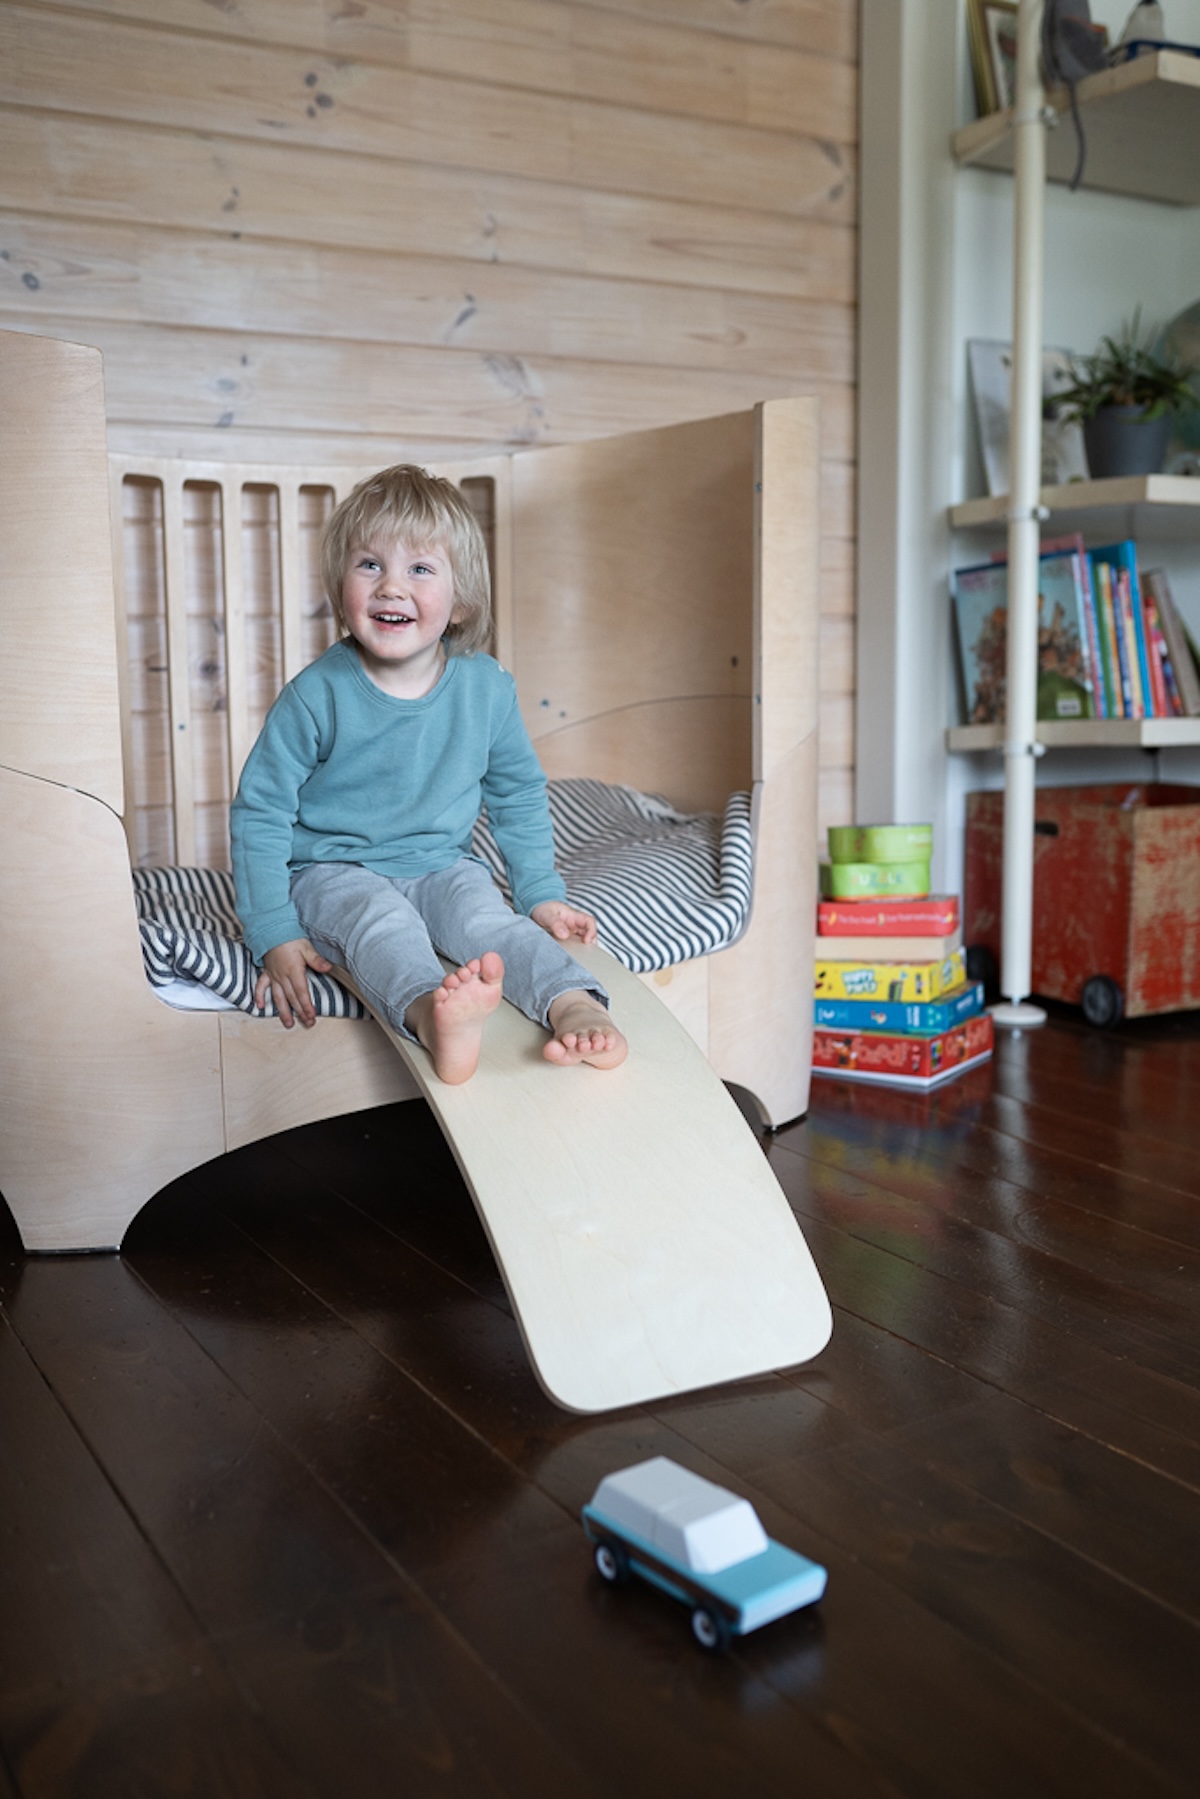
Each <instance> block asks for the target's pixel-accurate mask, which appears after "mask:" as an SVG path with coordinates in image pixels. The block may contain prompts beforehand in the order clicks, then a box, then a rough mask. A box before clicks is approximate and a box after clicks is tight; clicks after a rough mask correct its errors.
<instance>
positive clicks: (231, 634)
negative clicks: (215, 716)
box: [221, 480, 253, 786]
mask: <svg viewBox="0 0 1200 1799" xmlns="http://www.w3.org/2000/svg"><path fill="white" fill-rule="evenodd" d="M241 521H242V490H241V484H240V482H237V481H231V480H226V481H222V483H221V566H222V571H223V577H224V587H225V610H224V615H223V616H224V622H225V698H226V706H227V715H226V721H225V723H226V730H227V732H228V736H229V778H230V781H231V783H232V784H233V785H234V786H236V784H237V779H238V776H239V775H240V773H241V769H242V764H243V762H244V761H245V760H246V757H247V755H248V754H249V752H250V745H251V743H252V742H253V735H252V733H251V730H250V715H249V709H248V704H247V698H246V613H245V596H244V592H243V581H242V528H241Z"/></svg>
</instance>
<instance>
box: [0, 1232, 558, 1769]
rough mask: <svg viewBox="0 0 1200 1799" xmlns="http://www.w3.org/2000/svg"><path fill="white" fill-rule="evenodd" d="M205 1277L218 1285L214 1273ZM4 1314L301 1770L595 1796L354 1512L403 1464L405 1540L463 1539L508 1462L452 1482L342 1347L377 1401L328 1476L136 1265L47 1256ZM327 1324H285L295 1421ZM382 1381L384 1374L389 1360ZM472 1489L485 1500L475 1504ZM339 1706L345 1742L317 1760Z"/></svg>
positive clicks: (462, 1445)
mask: <svg viewBox="0 0 1200 1799" xmlns="http://www.w3.org/2000/svg"><path fill="white" fill-rule="evenodd" d="M199 1278H200V1280H201V1282H202V1283H203V1282H204V1281H205V1280H206V1279H208V1278H209V1277H208V1275H207V1274H206V1272H205V1271H204V1269H203V1268H201V1269H200V1271H199ZM11 1311H12V1314H13V1316H14V1320H15V1324H16V1327H17V1328H18V1329H19V1330H20V1331H21V1333H22V1337H23V1339H24V1340H25V1341H26V1342H27V1343H29V1344H30V1345H31V1347H32V1348H33V1349H34V1351H35V1353H36V1354H37V1356H38V1360H39V1364H40V1366H41V1367H42V1368H43V1369H44V1370H45V1371H46V1373H47V1377H48V1378H49V1379H50V1380H51V1381H52V1382H53V1383H54V1386H55V1388H56V1391H58V1392H59V1393H60V1394H61V1395H62V1397H63V1401H64V1403H65V1404H66V1405H67V1406H68V1407H69V1408H70V1409H71V1411H72V1413H73V1415H74V1416H75V1417H77V1418H78V1419H79V1421H80V1426H81V1428H82V1429H84V1430H85V1431H86V1433H87V1435H88V1439H89V1441H90V1442H91V1443H92V1444H93V1446H94V1448H95V1453H96V1455H97V1457H98V1459H99V1460H100V1461H101V1463H102V1465H103V1467H104V1469H105V1472H106V1473H107V1475H108V1478H109V1479H110V1480H111V1481H112V1483H113V1485H114V1487H116V1489H117V1490H118V1491H119V1492H121V1493H122V1494H123V1496H124V1497H125V1500H126V1503H127V1505H128V1506H129V1509H130V1511H131V1512H132V1513H133V1514H134V1516H135V1517H136V1519H137V1522H138V1525H139V1527H140V1529H141V1530H142V1531H143V1532H144V1533H145V1534H146V1536H147V1537H148V1538H149V1539H151V1540H152V1541H153V1542H154V1543H155V1544H156V1546H157V1549H158V1553H159V1554H160V1555H161V1557H162V1559H163V1561H164V1563H165V1564H166V1566H167V1567H168V1568H169V1570H170V1573H171V1575H172V1577H173V1578H174V1580H175V1582H176V1583H177V1584H178V1587H179V1589H180V1590H181V1591H182V1593H183V1594H185V1595H186V1598H187V1602H188V1605H189V1607H190V1609H191V1611H192V1612H193V1613H194V1614H195V1616H196V1617H197V1619H199V1621H200V1622H201V1624H202V1626H203V1629H204V1632H205V1633H206V1635H207V1636H208V1638H209V1639H210V1641H211V1642H212V1643H213V1644H216V1645H219V1648H220V1653H221V1656H222V1658H223V1659H224V1660H225V1661H227V1663H228V1664H229V1666H230V1668H231V1669H232V1670H233V1671H234V1673H235V1675H236V1678H237V1679H238V1681H239V1682H240V1683H241V1684H242V1685H243V1686H244V1687H245V1689H246V1690H247V1691H248V1693H249V1694H251V1695H252V1696H253V1700H254V1703H255V1705H256V1707H257V1708H261V1711H262V1714H263V1715H264V1716H265V1718H266V1719H267V1723H268V1728H269V1729H270V1730H271V1731H272V1732H273V1733H274V1734H275V1735H277V1736H279V1737H280V1738H282V1739H284V1740H286V1741H288V1742H289V1743H294V1742H296V1741H297V1739H298V1738H299V1740H300V1741H301V1742H302V1743H303V1744H304V1749H303V1752H302V1753H301V1754H300V1755H299V1756H298V1764H299V1765H300V1766H302V1767H304V1768H305V1769H306V1771H307V1772H308V1773H313V1772H314V1771H315V1768H316V1767H317V1766H319V1765H321V1764H322V1763H323V1764H324V1766H323V1768H322V1775H323V1778H322V1785H321V1787H320V1788H319V1789H318V1790H320V1791H321V1792H323V1793H329V1794H332V1793H335V1792H339V1791H345V1790H347V1789H349V1790H352V1791H354V1792H355V1793H356V1794H371V1795H375V1794H378V1795H380V1799H383V1796H384V1795H389V1796H390V1795H391V1794H394V1792H395V1791H396V1787H397V1784H398V1783H399V1784H400V1785H401V1786H403V1787H404V1788H405V1790H406V1791H412V1792H414V1793H421V1792H425V1791H432V1790H434V1789H435V1788H436V1790H438V1791H447V1790H448V1791H452V1792H461V1793H464V1794H474V1793H477V1792H479V1791H480V1790H481V1789H482V1790H487V1791H489V1792H495V1793H509V1794H512V1795H514V1796H515V1795H525V1794H527V1793H528V1792H530V1791H533V1790H559V1791H563V1792H566V1793H570V1794H576V1793H578V1794H585V1793H588V1792H590V1791H591V1790H592V1787H591V1782H590V1780H589V1779H588V1777H587V1775H586V1774H585V1771H584V1769H583V1768H582V1767H581V1766H580V1765H579V1764H578V1763H577V1762H575V1761H573V1760H572V1758H570V1757H569V1756H565V1755H564V1754H563V1753H561V1752H560V1751H558V1750H556V1749H555V1748H554V1747H553V1746H552V1745H551V1744H550V1742H549V1740H548V1739H547V1737H546V1736H545V1735H544V1733H543V1732H542V1731H541V1730H539V1729H538V1728H537V1727H536V1726H534V1725H533V1724H532V1723H531V1722H530V1720H529V1718H528V1717H527V1716H526V1715H525V1713H524V1711H523V1708H522V1707H520V1706H519V1705H517V1704H514V1702H513V1701H512V1699H511V1696H510V1695H508V1694H507V1693H506V1692H505V1690H504V1687H503V1683H502V1682H501V1681H499V1680H498V1679H497V1675H496V1671H495V1670H494V1669H490V1668H482V1667H481V1666H480V1665H479V1663H478V1660H477V1659H476V1658H475V1657H474V1656H473V1655H472V1654H471V1653H470V1651H469V1650H467V1649H466V1648H465V1647H464V1645H463V1644H462V1642H461V1640H460V1639H459V1637H458V1636H457V1635H456V1633H455V1632H454V1631H453V1630H452V1629H451V1628H449V1627H448V1626H447V1624H446V1622H445V1620H444V1619H443V1618H442V1617H441V1616H440V1614H439V1613H438V1612H437V1610H436V1608H435V1607H433V1606H432V1605H431V1604H430V1603H429V1602H428V1600H427V1599H425V1598H424V1596H423V1595H422V1594H421V1593H420V1591H419V1590H418V1589H417V1587H416V1586H415V1584H414V1583H413V1582H412V1581H411V1579H408V1578H406V1577H405V1576H404V1573H403V1560H402V1558H399V1557H393V1556H391V1555H390V1554H389V1553H388V1551H387V1548H386V1546H385V1547H384V1548H383V1549H382V1550H381V1547H380V1544H379V1542H378V1541H377V1540H372V1539H370V1538H368V1537H367V1536H366V1535H365V1534H364V1532H363V1531H362V1529H361V1527H360V1525H359V1524H358V1522H357V1521H356V1519H355V1517H354V1516H353V1515H350V1516H348V1515H347V1506H346V1504H345V1503H344V1502H343V1499H342V1498H341V1497H340V1496H339V1493H338V1491H337V1488H338V1487H341V1488H342V1489H350V1490H351V1491H352V1492H353V1490H354V1489H355V1488H356V1487H358V1486H360V1485H362V1484H370V1483H371V1482H372V1481H379V1480H382V1481H383V1482H386V1479H387V1477H388V1475H389V1474H394V1472H395V1468H396V1467H397V1466H407V1469H408V1472H409V1480H408V1482H407V1483H404V1482H403V1481H402V1482H401V1483H400V1487H399V1490H400V1491H401V1492H403V1493H405V1494H407V1496H408V1499H409V1506H408V1509H407V1510H405V1508H403V1507H399V1508H398V1510H399V1512H400V1516H399V1517H398V1518H394V1519H393V1524H394V1529H393V1531H392V1533H391V1538H392V1541H393V1542H396V1543H399V1542H400V1540H401V1538H402V1536H403V1530H402V1526H403V1525H404V1524H405V1523H406V1522H407V1521H408V1519H409V1518H410V1517H412V1516H414V1515H415V1516H419V1517H420V1519H421V1520H422V1522H423V1523H425V1524H426V1525H427V1527H428V1528H429V1529H430V1530H432V1531H434V1532H435V1533H436V1534H437V1535H438V1536H439V1540H440V1541H442V1542H443V1543H451V1542H457V1541H460V1540H461V1537H462V1533H463V1531H464V1530H468V1531H469V1529H470V1527H471V1523H472V1516H471V1514H472V1512H473V1511H480V1512H482V1513H483V1514H484V1515H488V1512H489V1507H490V1508H492V1509H496V1508H498V1509H499V1511H500V1513H501V1515H503V1511H504V1505H505V1502H506V1501H507V1500H508V1499H509V1498H511V1497H512V1496H513V1495H514V1493H515V1495H516V1497H517V1499H519V1498H520V1497H521V1496H522V1492H521V1483H518V1482H517V1481H516V1480H515V1478H514V1477H512V1476H509V1477H508V1478H507V1481H506V1482H505V1480H504V1470H503V1468H502V1465H500V1464H496V1466H495V1477H496V1478H495V1481H493V1483H492V1484H493V1486H495V1485H496V1482H500V1483H501V1486H502V1487H503V1489H504V1490H503V1491H502V1492H501V1493H499V1494H496V1493H489V1492H486V1491H484V1490H483V1486H484V1483H483V1482H482V1480H481V1478H480V1477H479V1474H478V1470H477V1468H476V1466H475V1464H477V1463H478V1462H479V1461H480V1460H481V1458H483V1452H482V1451H481V1450H480V1449H479V1447H478V1445H477V1444H475V1443H474V1442H473V1441H470V1440H467V1439H465V1438H463V1439H462V1440H461V1442H455V1443H454V1444H453V1446H452V1447H453V1450H454V1451H455V1452H456V1453H454V1454H451V1455H450V1456H447V1457H444V1459H443V1461H442V1463H441V1464H440V1465H439V1467H438V1472H439V1473H440V1476H441V1482H442V1491H441V1492H440V1493H439V1492H438V1491H437V1489H436V1486H435V1484H434V1482H433V1480H432V1479H431V1478H430V1476H431V1470H432V1466H433V1464H432V1463H429V1462H427V1461H424V1460H423V1459H422V1445H421V1442H420V1438H419V1432H418V1431H417V1430H414V1429H412V1428H411V1426H412V1423H413V1412H414V1411H416V1412H419V1411H420V1406H419V1405H418V1406H417V1407H415V1408H409V1410H408V1412H407V1413H406V1416H405V1423H406V1426H408V1427H409V1428H405V1429H404V1430H403V1431H402V1433H401V1434H400V1435H396V1434H395V1433H394V1432H390V1431H389V1430H388V1428H387V1427H386V1426H384V1425H383V1424H382V1421H381V1420H380V1419H378V1417H377V1415H376V1414H375V1412H374V1411H373V1409H372V1408H373V1406H374V1403H375V1397H374V1396H375V1390H376V1387H377V1386H378V1384H379V1380H380V1371H379V1370H378V1369H375V1368H372V1367H370V1366H369V1365H367V1366H362V1365H360V1366H358V1367H356V1368H355V1369H353V1370H350V1369H348V1368H347V1367H346V1366H345V1364H344V1362H337V1365H336V1372H335V1373H334V1374H333V1376H332V1379H333V1385H334V1391H333V1393H331V1394H328V1395H323V1397H327V1398H328V1403H330V1404H331V1405H336V1403H337V1399H338V1398H339V1397H341V1398H343V1399H344V1398H345V1396H346V1395H347V1394H349V1393H352V1394H353V1395H354V1397H355V1400H356V1402H358V1401H362V1400H365V1402H366V1404H365V1406H362V1407H360V1406H359V1405H358V1404H357V1403H356V1405H355V1407H354V1408H353V1409H352V1410H351V1411H350V1412H348V1413H347V1423H348V1430H349V1432H350V1434H351V1436H352V1437H353V1440H354V1445H355V1447H354V1449H353V1452H352V1453H351V1454H350V1455H349V1457H348V1458H347V1459H346V1460H344V1461H343V1464H342V1466H341V1468H340V1470H339V1473H338V1479H337V1481H336V1482H334V1483H331V1484H329V1485H327V1484H326V1483H324V1482H323V1481H322V1480H321V1479H320V1477H319V1475H318V1476H317V1478H313V1472H314V1471H312V1470H309V1471H307V1473H306V1470H305V1468H304V1465H303V1464H302V1463H299V1462H297V1460H296V1459H295V1457H294V1456H293V1455H292V1453H290V1451H289V1450H288V1449H287V1448H285V1447H283V1446H282V1444H281V1442H280V1440H279V1437H278V1436H277V1434H276V1433H275V1432H274V1431H273V1430H271V1429H270V1428H268V1427H267V1426H266V1425H265V1424H264V1420H263V1418H262V1416H261V1414H260V1413H259V1412H258V1411H256V1410H255V1408H254V1406H253V1404H252V1402H251V1401H249V1400H248V1399H247V1398H246V1397H245V1396H244V1394H243V1393H242V1392H239V1391H238V1389H237V1388H236V1387H235V1386H234V1385H233V1384H232V1382H231V1381H230V1380H229V1379H228V1377H227V1376H226V1375H225V1374H223V1373H222V1372H221V1371H220V1369H219V1368H218V1367H217V1366H216V1365H215V1363H214V1362H213V1361H212V1360H211V1358H210V1357H209V1356H207V1355H206V1354H205V1353H203V1352H202V1350H201V1349H200V1348H199V1347H198V1346H197V1345H196V1343H195V1342H194V1341H192V1340H191V1339H190V1338H188V1337H187V1336H186V1334H185V1333H184V1332H183V1331H182V1330H176V1331H175V1332H174V1333H172V1332H171V1331H170V1330H169V1329H164V1324H163V1308H162V1307H161V1305H160V1304H159V1302H158V1301H157V1300H155V1299H154V1298H153V1296H152V1295H151V1294H150V1293H149V1292H148V1291H147V1289H146V1287H145V1285H144V1283H143V1282H142V1281H141V1280H139V1279H138V1277H137V1276H136V1275H135V1274H134V1272H133V1271H132V1269H131V1268H129V1267H128V1266H127V1265H126V1263H125V1262H124V1260H117V1259H116V1258H104V1259H102V1260H101V1259H99V1258H97V1259H95V1260H87V1261H83V1260H75V1259H72V1260H64V1261H57V1260H56V1261H54V1262H39V1263H34V1264H32V1265H31V1266H30V1267H29V1268H27V1269H26V1270H25V1273H24V1276H23V1278H22V1281H21V1284H20V1287H19V1289H18V1291H17V1293H16V1294H15V1296H14V1298H13V1300H12V1303H11ZM323 1326H325V1321H324V1320H323V1319H322V1318H321V1317H320V1315H319V1309H318V1308H316V1307H312V1306H310V1307H309V1315H308V1316H307V1317H306V1319H305V1321H304V1324H303V1326H301V1325H299V1324H298V1325H297V1327H296V1329H295V1330H294V1332H293V1333H292V1334H291V1335H290V1336H289V1337H288V1338H287V1348H288V1354H287V1358H286V1369H285V1372H286V1378H287V1379H288V1381H289V1382H290V1388H291V1397H292V1400H293V1403H294V1405H295V1407H296V1410H297V1414H298V1416H299V1417H301V1418H303V1417H304V1415H305V1414H306V1412H307V1411H308V1410H309V1409H310V1408H311V1406H312V1404H313V1400H314V1391H315V1389H316V1387H317V1385H318V1381H317V1378H316V1374H315V1372H314V1371H315V1370H320V1371H321V1372H323V1373H328V1372H329V1368H330V1363H331V1362H332V1361H334V1360H336V1355H335V1350H334V1348H333V1346H332V1344H331V1343H330V1337H331V1336H332V1337H333V1338H335V1339H336V1338H337V1337H338V1336H339V1335H340V1333H339V1332H338V1331H337V1329H336V1325H335V1324H333V1323H332V1322H330V1324H329V1325H328V1326H327V1327H325V1328H323ZM264 1328H267V1329H269V1328H270V1319H269V1316H267V1317H264V1315H263V1314H262V1312H258V1313H256V1314H255V1316H254V1319H253V1323H252V1326H251V1334H252V1336H254V1337H258V1336H261V1334H262V1332H263V1330H264ZM361 1348H362V1349H364V1350H365V1348H366V1346H365V1345H361ZM370 1359H373V1360H374V1361H375V1362H378V1360H379V1358H377V1357H375V1358H370ZM383 1374H384V1378H385V1381H386V1377H387V1376H393V1377H394V1370H391V1369H384V1370H383ZM419 1397H420V1396H418V1399H419ZM460 1435H461V1433H460ZM441 1447H442V1449H443V1450H445V1449H446V1447H447V1445H446V1444H445V1443H444V1442H443V1443H442V1445H441ZM486 1459H487V1460H489V1461H490V1460H491V1458H486ZM381 1470H382V1474H381ZM464 1493H466V1494H468V1495H471V1494H474V1495H475V1497H474V1499H473V1501H472V1502H471V1503H469V1504H467V1505H465V1506H464V1503H463V1500H462V1495H463V1494H464ZM453 1501H457V1503H453ZM327 1683H329V1684H327ZM339 1688H340V1689H341V1690H342V1691H343V1692H346V1691H348V1692H349V1694H350V1695H351V1699H352V1702H353V1703H352V1711H353V1717H354V1728H353V1730H351V1729H349V1728H348V1723H349V1720H348V1717H347V1708H346V1707H345V1706H343V1707H342V1708H341V1709H340V1710H339V1708H338V1707H337V1705H336V1698H337V1692H338V1689H339ZM330 1707H333V1716H334V1717H336V1718H337V1720H338V1724H339V1736H340V1740H337V1741H336V1746H331V1747H330V1749H329V1750H327V1751H325V1752H324V1753H322V1752H321V1735H322V1733H321V1728H320V1726H321V1719H322V1716H323V1715H324V1716H325V1717H326V1719H328V1717H329V1715H330V1714H329V1709H328V1708H330ZM331 1757H332V1760H331ZM230 1790H231V1791H232V1790H235V1789H232V1788H231V1789H230ZM239 1790H240V1789H239ZM248 1790H249V1789H248ZM289 1790H293V1791H298V1792H305V1791H307V1788H306V1787H304V1786H299V1787H293V1788H291V1789H289Z"/></svg>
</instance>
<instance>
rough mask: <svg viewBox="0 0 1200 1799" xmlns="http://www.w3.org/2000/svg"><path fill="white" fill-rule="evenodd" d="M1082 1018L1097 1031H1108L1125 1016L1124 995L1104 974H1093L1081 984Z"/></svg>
mask: <svg viewBox="0 0 1200 1799" xmlns="http://www.w3.org/2000/svg"><path fill="white" fill-rule="evenodd" d="M1081 1003H1082V1005H1083V1016H1084V1017H1085V1018H1086V1019H1087V1021H1088V1023H1089V1024H1094V1025H1095V1026H1096V1027H1097V1029H1099V1030H1102V1031H1104V1030H1109V1029H1111V1027H1112V1026H1113V1025H1114V1024H1120V1022H1121V1020H1122V1018H1123V1017H1124V1016H1125V995H1124V994H1123V993H1122V992H1121V989H1120V988H1119V987H1118V986H1117V983H1116V982H1115V981H1114V980H1112V979H1111V978H1110V976H1108V975H1106V974H1094V975H1092V976H1091V978H1090V980H1087V981H1085V982H1084V983H1083V995H1082V1001H1081Z"/></svg>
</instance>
